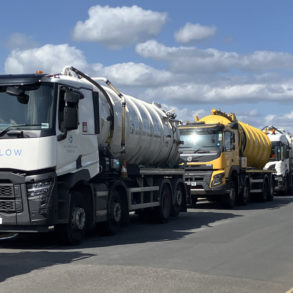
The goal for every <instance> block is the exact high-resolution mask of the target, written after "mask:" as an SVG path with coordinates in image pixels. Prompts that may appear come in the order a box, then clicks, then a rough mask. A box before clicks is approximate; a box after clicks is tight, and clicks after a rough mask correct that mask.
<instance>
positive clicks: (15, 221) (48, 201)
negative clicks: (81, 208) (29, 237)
mask: <svg viewBox="0 0 293 293" xmlns="http://www.w3.org/2000/svg"><path fill="white" fill-rule="evenodd" d="M48 178H50V180H52V182H53V184H52V188H51V189H50V190H49V191H48V194H46V196H43V195H41V194H35V195H31V196H29V195H28V184H30V185H32V184H34V183H36V182H42V181H44V180H48ZM55 178H56V175H55V173H54V172H48V173H43V174H38V175H26V174H21V173H16V172H12V171H11V172H10V171H0V232H39V231H41V230H46V229H48V227H49V226H50V225H52V223H53V209H52V206H53V202H54V200H53V199H54V194H55V191H56V187H55V185H56V184H55Z"/></svg>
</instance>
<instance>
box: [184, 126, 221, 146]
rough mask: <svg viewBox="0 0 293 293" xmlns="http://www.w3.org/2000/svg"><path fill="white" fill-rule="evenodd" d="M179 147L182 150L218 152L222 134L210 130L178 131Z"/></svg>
mask: <svg viewBox="0 0 293 293" xmlns="http://www.w3.org/2000/svg"><path fill="white" fill-rule="evenodd" d="M180 140H181V141H183V142H184V144H182V145H181V146H180V148H181V149H183V150H194V151H207V150H218V149H219V148H220V147H221V146H222V132H221V131H219V130H211V129H207V128H204V129H196V130H195V129H180Z"/></svg>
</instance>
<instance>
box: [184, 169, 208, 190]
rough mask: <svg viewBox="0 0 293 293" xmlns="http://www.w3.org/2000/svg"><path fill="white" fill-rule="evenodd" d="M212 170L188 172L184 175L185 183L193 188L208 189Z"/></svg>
mask: <svg viewBox="0 0 293 293" xmlns="http://www.w3.org/2000/svg"><path fill="white" fill-rule="evenodd" d="M211 175H212V172H209V171H206V172H186V173H185V175H184V181H185V184H186V185H188V186H190V187H191V189H193V190H196V189H199V190H202V189H205V190H208V189H209V184H210V179H211Z"/></svg>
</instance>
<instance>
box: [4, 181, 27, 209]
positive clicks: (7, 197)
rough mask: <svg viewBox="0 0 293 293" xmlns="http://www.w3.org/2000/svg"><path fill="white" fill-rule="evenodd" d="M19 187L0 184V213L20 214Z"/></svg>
mask: <svg viewBox="0 0 293 293" xmlns="http://www.w3.org/2000/svg"><path fill="white" fill-rule="evenodd" d="M22 209H23V208H22V201H21V194H20V186H19V185H13V184H0V212H4V213H16V212H22Z"/></svg>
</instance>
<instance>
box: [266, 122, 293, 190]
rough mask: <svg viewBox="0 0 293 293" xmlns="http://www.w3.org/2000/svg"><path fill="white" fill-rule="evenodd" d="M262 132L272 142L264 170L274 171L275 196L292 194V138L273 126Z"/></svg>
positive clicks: (287, 133)
mask: <svg viewBox="0 0 293 293" xmlns="http://www.w3.org/2000/svg"><path fill="white" fill-rule="evenodd" d="M263 131H264V133H266V134H267V137H268V138H269V139H270V141H271V142H272V153H271V157H270V160H269V162H268V163H267V164H266V165H265V167H264V169H266V170H272V171H274V175H273V182H274V191H275V193H276V194H289V193H292V187H293V182H292V178H293V173H292V172H293V171H292V168H293V165H292V163H293V137H292V135H291V134H290V133H289V132H287V131H285V130H283V129H278V128H277V127H275V126H266V127H264V128H263Z"/></svg>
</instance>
